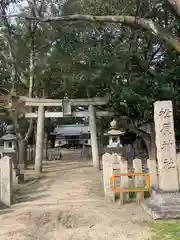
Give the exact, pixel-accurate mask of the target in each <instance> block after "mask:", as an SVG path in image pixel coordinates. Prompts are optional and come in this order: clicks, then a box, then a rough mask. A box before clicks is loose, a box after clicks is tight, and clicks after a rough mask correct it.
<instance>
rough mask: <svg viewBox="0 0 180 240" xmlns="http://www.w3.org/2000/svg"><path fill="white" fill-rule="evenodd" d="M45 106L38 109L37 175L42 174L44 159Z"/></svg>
mask: <svg viewBox="0 0 180 240" xmlns="http://www.w3.org/2000/svg"><path fill="white" fill-rule="evenodd" d="M44 113H45V112H44V106H39V107H38V119H37V133H36V157H35V170H36V173H37V174H40V173H41V172H42V159H43V155H44Z"/></svg>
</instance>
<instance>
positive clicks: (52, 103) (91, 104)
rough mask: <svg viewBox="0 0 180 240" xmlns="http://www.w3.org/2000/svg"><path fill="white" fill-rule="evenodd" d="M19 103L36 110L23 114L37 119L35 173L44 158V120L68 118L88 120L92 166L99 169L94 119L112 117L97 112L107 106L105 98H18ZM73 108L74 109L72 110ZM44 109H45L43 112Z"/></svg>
mask: <svg viewBox="0 0 180 240" xmlns="http://www.w3.org/2000/svg"><path fill="white" fill-rule="evenodd" d="M20 101H22V102H24V104H25V106H31V107H34V108H37V111H36V112H29V113H26V114H25V117H26V118H29V119H37V132H36V150H35V170H36V172H37V173H40V172H41V171H42V160H43V158H44V119H45V118H68V117H80V118H85V117H86V118H89V131H90V140H91V151H92V160H93V166H94V167H95V168H96V169H99V168H100V160H99V151H98V150H99V148H98V141H97V130H96V117H106V116H113V113H111V112H108V111H98V110H96V106H103V105H106V104H107V101H108V99H106V98H88V99H67V98H66V99H39V98H28V97H24V96H22V97H20ZM49 107H51V108H52V107H56V108H57V107H58V108H60V110H61V111H59V112H57V111H56V112H52V111H48V108H49ZM73 107H76V108H75V109H73ZM77 107H83V108H84V109H85V110H83V111H79V110H77ZM45 108H46V109H47V110H46V111H45Z"/></svg>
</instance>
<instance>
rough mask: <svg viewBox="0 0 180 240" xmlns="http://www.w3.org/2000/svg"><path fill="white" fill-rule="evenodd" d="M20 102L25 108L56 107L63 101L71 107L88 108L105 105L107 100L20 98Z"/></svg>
mask: <svg viewBox="0 0 180 240" xmlns="http://www.w3.org/2000/svg"><path fill="white" fill-rule="evenodd" d="M20 101H22V102H25V105H26V106H37V107H39V106H45V107H58V106H62V105H63V101H69V103H70V105H72V106H89V105H97V106H98V105H99V106H101V105H106V104H107V102H108V98H98V97H96V98H84V99H45V98H28V97H24V96H21V97H20Z"/></svg>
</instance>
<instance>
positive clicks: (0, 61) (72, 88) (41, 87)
mask: <svg viewBox="0 0 180 240" xmlns="http://www.w3.org/2000/svg"><path fill="white" fill-rule="evenodd" d="M40 3H42V2H41V1H39V2H38V4H40ZM162 3H163V1H160V0H159V1H142V0H120V1H117V0H113V1H111V0H110V1H109V0H105V1H104V0H103V1H102V0H100V1H97V0H91V1H90V0H81V1H80V0H73V1H72V0H69V1H66V3H65V4H64V5H63V6H60V1H44V2H43V4H44V5H43V9H44V10H43V11H42V16H44V15H45V14H47V12H48V11H50V13H51V15H53V14H54V15H55V16H56V15H60V14H64V15H67V14H75V13H82V14H93V15H106V14H109V15H113V14H114V15H120V14H121V15H122V14H126V15H137V16H140V17H146V18H151V19H152V20H153V21H154V22H156V23H158V24H160V25H161V26H164V25H166V27H167V29H169V28H170V29H171V32H174V33H176V34H177V35H178V32H179V24H178V20H177V19H176V18H175V17H174V16H173V15H172V14H171V12H170V10H169V9H168V8H167V6H166V5H164V4H162ZM37 7H38V9H39V7H40V6H37ZM23 10H24V11H28V12H30V13H31V14H33V10H34V9H33V7H32V6H30V5H28V6H26V7H25V9H23ZM2 26H3V28H0V34H1V35H2V36H6V35H7V26H6V25H5V24H3V23H2ZM10 26H11V35H12V38H13V42H12V44H13V49H14V50H13V51H14V57H15V62H16V67H17V68H16V71H17V76H16V79H15V80H12V78H11V75H12V74H11V70H12V63H11V62H10V60H9V55H10V53H9V49H8V45H7V44H6V41H5V40H3V41H1V42H0V86H2V87H3V88H7V89H8V90H9V91H10V89H11V87H12V84H13V83H14V84H15V89H14V92H15V93H16V95H28V92H29V87H30V76H32V75H33V80H34V81H33V95H34V96H37V97H49V98H63V97H64V96H65V95H68V96H69V98H86V97H95V96H105V95H108V96H109V97H110V101H109V105H108V107H109V109H111V110H114V112H115V114H116V115H117V116H125V117H126V118H127V119H129V120H131V121H133V123H134V124H135V125H136V126H138V125H140V124H142V123H144V122H150V121H152V112H153V108H152V107H153V102H154V101H156V100H169V99H170V100H173V101H174V102H176V103H177V102H178V101H179V93H180V84H179V71H180V70H179V69H180V66H179V65H180V60H179V54H177V52H175V51H174V50H172V49H171V48H169V47H168V46H166V45H164V43H162V42H161V40H159V39H158V38H157V37H155V36H153V35H152V34H150V33H148V32H146V31H142V30H137V29H135V28H132V29H130V28H129V27H124V26H122V25H120V24H107V23H106V24H103V25H102V24H92V23H82V22H77V23H74V24H72V23H63V24H62V23H61V24H59V23H58V22H56V23H54V24H47V23H42V24H39V23H36V22H33V21H27V20H24V19H22V18H17V19H16V20H15V21H12V22H10ZM32 43H33V45H32ZM32 52H33V64H34V66H33V71H30V55H31V54H32ZM12 81H15V82H12Z"/></svg>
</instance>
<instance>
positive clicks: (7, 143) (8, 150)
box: [0, 125, 19, 183]
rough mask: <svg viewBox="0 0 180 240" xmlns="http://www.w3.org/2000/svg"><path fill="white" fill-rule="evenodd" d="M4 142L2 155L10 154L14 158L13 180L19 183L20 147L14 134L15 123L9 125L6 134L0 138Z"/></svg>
mask: <svg viewBox="0 0 180 240" xmlns="http://www.w3.org/2000/svg"><path fill="white" fill-rule="evenodd" d="M0 139H1V140H2V141H3V143H4V147H3V148H2V149H1V154H2V156H3V157H4V156H9V157H11V159H12V163H13V182H14V183H18V178H17V176H18V175H19V169H18V147H17V143H18V142H17V141H18V138H17V136H16V135H15V134H14V127H13V125H8V126H7V128H6V134H5V135H4V136H2V137H1V138H0Z"/></svg>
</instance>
